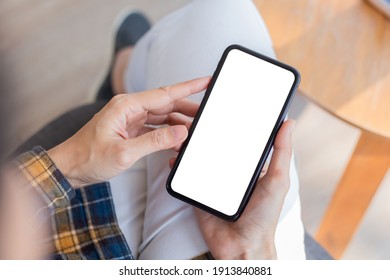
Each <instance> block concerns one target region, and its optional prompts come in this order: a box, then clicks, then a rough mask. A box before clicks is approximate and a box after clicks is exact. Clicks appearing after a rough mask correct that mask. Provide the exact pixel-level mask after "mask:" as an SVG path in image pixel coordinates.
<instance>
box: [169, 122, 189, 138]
mask: <svg viewBox="0 0 390 280" xmlns="http://www.w3.org/2000/svg"><path fill="white" fill-rule="evenodd" d="M171 129H172V133H173V138H174V139H175V141H183V140H184V139H186V138H187V134H188V132H187V128H186V127H185V126H183V125H177V126H172V127H171Z"/></svg>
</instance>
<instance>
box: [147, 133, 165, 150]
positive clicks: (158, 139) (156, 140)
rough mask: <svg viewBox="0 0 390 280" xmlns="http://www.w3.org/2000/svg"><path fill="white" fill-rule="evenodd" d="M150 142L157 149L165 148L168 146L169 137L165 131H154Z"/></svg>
mask: <svg viewBox="0 0 390 280" xmlns="http://www.w3.org/2000/svg"><path fill="white" fill-rule="evenodd" d="M150 142H151V143H152V145H153V146H155V147H157V148H161V147H165V146H166V145H167V144H168V137H167V135H166V133H165V130H160V129H157V130H154V131H152V133H151V134H150Z"/></svg>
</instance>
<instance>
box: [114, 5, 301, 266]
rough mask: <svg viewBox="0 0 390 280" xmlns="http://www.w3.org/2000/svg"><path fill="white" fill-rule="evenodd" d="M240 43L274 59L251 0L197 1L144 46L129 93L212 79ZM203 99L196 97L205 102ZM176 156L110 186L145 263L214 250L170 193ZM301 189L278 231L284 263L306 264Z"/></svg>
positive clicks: (159, 158)
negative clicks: (227, 51) (228, 51)
mask: <svg viewBox="0 0 390 280" xmlns="http://www.w3.org/2000/svg"><path fill="white" fill-rule="evenodd" d="M231 44H240V45H243V46H245V47H247V48H250V49H253V50H255V51H257V52H260V53H263V54H265V55H267V56H270V57H275V53H274V51H273V48H272V42H271V39H270V36H269V34H268V31H267V28H266V26H265V24H264V22H263V20H262V18H261V16H260V15H259V13H258V11H257V9H256V7H255V6H254V4H253V3H252V2H251V1H250V0H240V1H237V0H213V1H210V0H209V1H206V0H194V1H192V2H191V3H189V4H188V5H186V6H184V7H182V8H181V9H179V10H177V11H175V12H173V13H171V14H170V15H168V16H167V17H165V18H164V19H162V20H161V21H159V22H158V23H157V24H155V25H154V26H153V28H152V29H151V30H150V31H149V32H148V33H147V34H146V35H145V36H144V37H143V38H141V40H140V41H139V42H138V43H137V45H136V46H135V48H134V51H133V53H132V56H131V59H130V61H129V63H128V67H127V70H126V74H125V88H126V89H127V91H128V92H139V91H144V90H147V89H152V88H157V87H161V86H165V85H171V84H174V83H178V82H181V81H185V80H189V79H193V78H198V77H203V76H208V75H212V73H213V71H214V70H215V67H216V65H217V63H218V60H219V58H220V56H221V54H222V52H223V51H224V49H225V48H226V47H227V46H229V45H231ZM202 97H203V94H198V95H195V96H192V97H191V99H192V100H195V101H197V102H200V100H201V98H202ZM174 155H175V152H173V151H164V152H159V153H155V154H152V155H150V156H148V157H146V159H142V160H140V161H139V162H138V163H137V164H136V165H135V166H133V167H132V168H131V169H129V170H128V171H127V172H125V173H123V174H122V175H120V176H118V177H117V178H114V179H113V180H111V184H112V192H113V198H114V204H115V208H116V211H117V218H118V221H119V225H120V227H121V229H122V231H123V233H124V235H125V237H126V240H127V241H128V243H129V246H130V248H131V250H132V252H133V254H134V256H135V257H137V258H139V259H191V258H193V257H195V256H197V255H200V254H202V253H204V252H206V251H208V249H207V246H206V243H205V242H204V240H203V237H202V235H201V233H200V230H199V228H198V225H197V222H196V219H195V216H194V213H193V208H192V207H191V206H189V205H188V204H186V203H183V202H181V201H179V200H177V199H175V198H172V197H171V196H170V195H169V194H168V193H167V191H166V189H165V184H166V179H167V176H168V173H169V171H170V169H169V166H168V160H169V159H170V158H171V157H173V156H174ZM298 189H299V182H298V177H297V173H296V168H295V164H294V161H292V165H291V188H290V191H289V193H288V195H287V198H286V201H285V204H284V207H283V210H282V215H281V218H280V221H279V225H278V228H277V232H276V241H275V242H276V248H277V252H278V256H279V258H280V259H304V258H305V253H304V230H303V226H302V220H301V213H300V201H299V193H298Z"/></svg>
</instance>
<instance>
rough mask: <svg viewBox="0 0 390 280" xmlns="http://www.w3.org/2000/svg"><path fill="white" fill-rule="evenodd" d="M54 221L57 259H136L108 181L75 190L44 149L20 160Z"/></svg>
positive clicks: (29, 180)
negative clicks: (123, 231) (123, 230)
mask: <svg viewBox="0 0 390 280" xmlns="http://www.w3.org/2000/svg"><path fill="white" fill-rule="evenodd" d="M16 163H17V165H18V168H19V170H20V171H21V172H22V173H23V175H24V176H25V177H26V178H27V180H28V182H29V183H30V184H31V185H32V187H33V188H34V189H35V190H36V191H37V192H38V193H39V194H40V196H41V197H42V199H43V200H44V202H45V205H47V207H48V208H49V209H50V212H51V214H52V215H51V219H52V225H53V226H52V237H51V240H50V242H52V243H53V247H54V252H53V254H52V258H53V259H94V260H96V259H102V260H107V259H134V258H133V256H132V254H131V251H130V248H129V246H128V244H127V242H126V240H125V237H124V236H123V234H122V232H121V230H120V228H119V226H118V222H117V219H116V214H115V209H114V205H113V200H112V196H111V190H110V185H109V183H108V182H104V183H100V184H95V185H91V186H87V187H84V188H80V189H73V188H72V186H71V185H70V184H69V182H68V181H67V180H66V178H65V177H64V176H63V175H62V174H61V172H60V171H59V170H58V169H57V167H56V166H55V164H54V163H53V162H52V160H51V159H50V157H49V156H48V154H47V153H46V151H45V150H44V149H42V148H41V147H35V148H34V149H33V150H31V151H29V152H27V153H24V154H22V155H20V156H19V157H18V158H17V159H16Z"/></svg>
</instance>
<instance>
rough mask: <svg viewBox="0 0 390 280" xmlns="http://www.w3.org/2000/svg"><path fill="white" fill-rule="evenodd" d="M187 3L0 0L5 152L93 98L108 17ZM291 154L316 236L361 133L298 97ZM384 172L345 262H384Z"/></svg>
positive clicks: (388, 250)
mask: <svg viewBox="0 0 390 280" xmlns="http://www.w3.org/2000/svg"><path fill="white" fill-rule="evenodd" d="M187 2H189V1H188V0H169V1H158V0H117V1H107V0H106V1H104V0H93V1H92V0H89V1H87V0H85V1H77V0H57V1H44V0H35V1H30V0H2V1H1V2H0V21H1V22H0V34H1V36H2V39H1V40H0V55H1V58H2V59H3V63H4V64H5V65H6V69H7V71H6V73H4V74H6V75H7V76H8V78H9V81H10V84H9V87H10V89H9V92H10V94H12V95H13V101H12V103H11V104H10V105H9V106H8V113H9V115H10V118H12V122H13V125H12V127H10V128H9V129H10V133H9V135H8V137H9V140H10V141H11V143H12V145H11V147H10V149H12V148H13V147H16V146H17V145H18V144H19V143H21V142H22V141H23V140H25V139H26V138H27V137H29V136H30V135H31V134H33V133H34V132H35V131H37V130H38V129H39V128H40V127H41V126H43V125H44V124H45V123H47V122H48V121H49V120H51V119H53V118H54V117H56V116H58V115H60V114H62V113H63V112H65V111H67V110H69V109H71V108H73V107H75V106H77V105H80V104H83V103H86V102H88V101H90V100H92V97H93V95H94V93H95V92H96V89H97V87H98V85H99V83H100V81H101V79H102V78H103V77H104V76H105V71H106V69H107V66H108V64H109V60H110V40H111V36H112V30H113V22H114V19H115V18H116V16H117V15H118V14H119V13H120V12H121V11H123V10H124V9H133V10H142V11H146V12H147V14H148V15H149V17H150V18H151V19H152V21H154V22H155V21H157V20H158V19H159V18H161V17H162V16H163V15H165V14H167V13H169V12H170V11H172V10H174V9H176V8H177V7H180V6H182V5H183V4H185V3H187ZM290 116H291V117H292V118H295V119H296V120H297V126H296V131H295V134H294V147H295V155H296V159H297V163H298V172H299V177H300V182H301V199H302V218H303V221H304V224H305V226H306V228H307V229H308V231H309V232H310V233H312V234H315V232H316V230H317V229H318V226H319V224H320V223H321V219H322V216H323V214H324V211H325V209H326V207H327V205H328V203H329V200H330V198H331V196H332V193H333V191H334V189H335V186H336V185H337V182H338V180H339V178H340V176H341V175H342V173H343V171H344V168H345V167H346V163H347V162H348V159H349V157H350V155H351V153H352V151H353V148H354V145H355V144H356V141H357V139H358V136H359V130H357V129H355V128H353V127H350V126H349V125H347V124H345V123H343V122H341V121H339V120H338V119H336V118H334V117H332V116H330V115H329V114H327V113H326V112H324V111H322V110H321V109H319V108H317V107H316V106H314V105H313V104H310V103H308V102H307V101H306V100H305V99H304V98H303V97H301V96H297V98H296V99H295V101H294V103H293V106H292V109H291V114H290ZM389 197H390V173H388V174H387V177H386V178H385V180H384V181H383V182H382V184H381V186H380V188H379V191H378V192H377V193H376V195H375V197H374V199H373V201H372V203H371V205H370V207H369V209H368V211H367V213H366V215H365V217H364V219H363V220H362V222H361V224H360V226H359V228H358V230H357V232H356V234H355V236H354V238H353V240H352V241H351V243H350V244H349V246H348V248H347V250H346V251H345V253H344V255H343V258H344V259H390V219H389V218H388V213H390V204H389V203H388V201H387V200H388V198H389Z"/></svg>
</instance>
